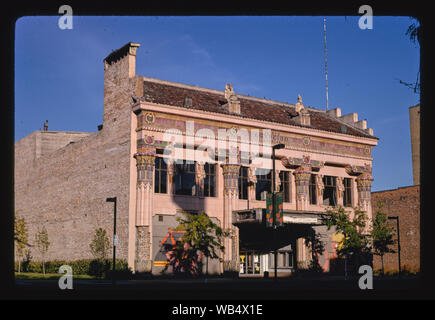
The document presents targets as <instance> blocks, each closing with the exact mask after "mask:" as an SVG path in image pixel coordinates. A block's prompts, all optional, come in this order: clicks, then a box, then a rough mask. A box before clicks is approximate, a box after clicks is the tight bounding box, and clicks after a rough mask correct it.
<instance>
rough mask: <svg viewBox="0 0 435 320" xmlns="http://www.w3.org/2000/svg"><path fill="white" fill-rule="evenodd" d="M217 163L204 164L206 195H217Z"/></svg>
mask: <svg viewBox="0 0 435 320" xmlns="http://www.w3.org/2000/svg"><path fill="white" fill-rule="evenodd" d="M215 166H216V165H215V164H211V163H208V162H206V163H205V165H204V170H205V179H204V196H205V197H216V171H215Z"/></svg>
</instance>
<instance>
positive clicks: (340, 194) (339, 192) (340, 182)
mask: <svg viewBox="0 0 435 320" xmlns="http://www.w3.org/2000/svg"><path fill="white" fill-rule="evenodd" d="M343 179H344V178H343V177H337V178H336V180H335V181H336V189H337V205H339V206H343V205H344V199H343V196H344V184H343Z"/></svg>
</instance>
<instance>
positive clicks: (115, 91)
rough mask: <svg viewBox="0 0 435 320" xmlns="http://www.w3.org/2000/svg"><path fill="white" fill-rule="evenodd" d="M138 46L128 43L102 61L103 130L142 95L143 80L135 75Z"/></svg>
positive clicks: (112, 123) (116, 124)
mask: <svg viewBox="0 0 435 320" xmlns="http://www.w3.org/2000/svg"><path fill="white" fill-rule="evenodd" d="M139 46H140V44H138V43H133V42H129V43H127V44H125V45H124V46H122V47H121V48H119V49H117V50H114V51H112V53H110V54H109V55H108V56H107V57H106V58H105V59H104V111H103V125H104V128H105V129H110V128H111V127H113V126H118V123H115V121H116V119H119V117H120V115H121V113H123V112H129V111H130V109H129V108H128V106H130V105H131V104H132V102H133V103H134V100H135V99H138V98H140V97H141V96H142V95H143V78H142V77H140V76H137V75H136V51H137V48H139Z"/></svg>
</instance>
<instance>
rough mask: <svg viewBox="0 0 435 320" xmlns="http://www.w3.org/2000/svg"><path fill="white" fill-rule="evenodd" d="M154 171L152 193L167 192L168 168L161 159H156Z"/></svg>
mask: <svg viewBox="0 0 435 320" xmlns="http://www.w3.org/2000/svg"><path fill="white" fill-rule="evenodd" d="M155 166H156V167H155V171H154V192H155V193H167V192H168V166H167V165H166V161H165V159H164V158H162V157H156V160H155Z"/></svg>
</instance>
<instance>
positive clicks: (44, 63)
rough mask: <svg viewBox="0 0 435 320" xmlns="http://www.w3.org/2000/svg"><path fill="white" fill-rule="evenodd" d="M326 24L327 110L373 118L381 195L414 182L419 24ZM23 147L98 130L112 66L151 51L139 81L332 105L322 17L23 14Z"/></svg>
mask: <svg viewBox="0 0 435 320" xmlns="http://www.w3.org/2000/svg"><path fill="white" fill-rule="evenodd" d="M358 19H359V16H354V17H327V37H328V38H327V44H328V84H329V107H330V108H334V107H340V108H341V110H342V114H346V113H351V112H357V113H358V115H359V119H367V122H368V126H369V127H371V128H373V130H374V134H375V136H377V137H379V138H380V140H379V144H378V146H377V147H375V148H374V151H373V157H374V161H373V175H374V178H375V180H374V181H373V185H372V190H373V191H378V190H385V189H393V188H397V187H401V186H408V185H412V164H411V142H410V129H409V111H408V108H409V107H410V106H413V105H416V104H418V103H419V96H418V95H416V94H414V93H413V92H412V91H411V90H410V89H408V88H406V87H405V86H403V85H401V84H400V83H399V79H400V80H403V81H407V82H412V81H415V79H416V75H417V71H418V68H419V56H420V48H419V46H418V45H416V44H413V43H411V42H410V41H409V39H408V37H407V36H406V35H405V33H406V30H407V28H408V26H409V25H410V24H411V23H412V22H413V20H411V19H410V18H409V17H377V16H375V17H374V18H373V29H372V30H361V29H359V27H358ZM15 32H16V33H15V141H18V140H20V139H21V138H23V137H25V136H26V135H28V134H30V133H32V132H33V131H35V130H40V129H42V127H43V123H44V121H45V120H47V119H48V121H49V130H69V131H96V130H97V125H99V124H101V123H102V117H103V72H104V70H103V59H104V58H105V57H106V56H107V55H108V54H109V53H110V52H111V51H112V50H114V49H117V48H119V47H121V46H122V45H124V44H125V43H127V42H129V41H132V42H137V43H140V44H141V47H140V48H139V50H138V56H137V62H136V73H137V74H140V75H144V76H148V77H152V78H158V79H163V80H169V81H175V82H181V83H186V84H192V85H198V86H202V87H206V88H212V89H217V90H224V89H225V84H226V83H232V84H233V88H234V90H235V92H236V93H241V94H249V95H251V96H256V97H260V98H263V97H266V98H267V99H273V100H277V101H283V102H289V103H295V102H296V100H297V95H298V93H299V94H301V96H302V98H303V102H304V104H305V105H307V106H311V107H315V108H318V109H324V108H325V105H326V103H325V75H324V47H323V46H324V43H323V17H283V16H278V17H246V16H244V17H80V16H73V29H72V30H61V29H59V28H58V17H56V16H53V17H23V18H20V19H19V20H18V21H17V23H16V30H15Z"/></svg>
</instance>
